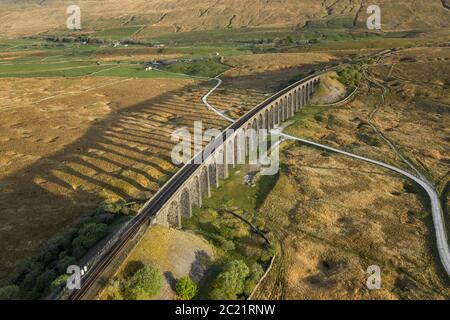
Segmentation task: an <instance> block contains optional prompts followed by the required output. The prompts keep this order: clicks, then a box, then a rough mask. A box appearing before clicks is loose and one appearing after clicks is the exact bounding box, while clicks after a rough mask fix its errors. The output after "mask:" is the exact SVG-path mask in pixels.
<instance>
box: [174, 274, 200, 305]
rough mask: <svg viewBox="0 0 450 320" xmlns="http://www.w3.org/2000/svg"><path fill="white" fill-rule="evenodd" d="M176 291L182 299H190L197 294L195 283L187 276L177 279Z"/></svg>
mask: <svg viewBox="0 0 450 320" xmlns="http://www.w3.org/2000/svg"><path fill="white" fill-rule="evenodd" d="M175 289H176V292H177V294H178V296H179V297H180V298H181V299H182V300H192V299H194V297H195V296H196V295H197V291H198V288H197V285H196V284H195V283H194V282H193V281H192V280H191V278H189V277H184V278H181V279H179V280H178V281H177V285H176V288H175Z"/></svg>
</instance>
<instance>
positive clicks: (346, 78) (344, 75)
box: [338, 64, 362, 91]
mask: <svg viewBox="0 0 450 320" xmlns="http://www.w3.org/2000/svg"><path fill="white" fill-rule="evenodd" d="M361 79H362V71H361V66H360V65H358V64H352V65H349V66H346V67H344V68H343V69H341V70H339V71H338V80H339V81H340V82H341V83H342V84H344V85H345V86H346V87H347V89H348V90H349V91H353V90H355V89H356V88H357V87H358V86H359V83H360V82H361Z"/></svg>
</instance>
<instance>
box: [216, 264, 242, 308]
mask: <svg viewBox="0 0 450 320" xmlns="http://www.w3.org/2000/svg"><path fill="white" fill-rule="evenodd" d="M249 272H250V270H249V269H248V267H247V265H246V264H245V263H244V262H243V261H241V260H234V261H230V262H228V263H227V264H226V265H225V267H224V270H223V271H222V272H221V273H220V274H219V275H218V276H217V278H216V279H215V280H214V282H213V284H212V290H211V293H210V298H211V299H213V300H236V299H237V298H238V296H239V295H241V294H242V293H243V291H244V281H245V279H246V278H247V277H248V275H249Z"/></svg>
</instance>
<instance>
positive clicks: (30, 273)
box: [0, 210, 120, 299]
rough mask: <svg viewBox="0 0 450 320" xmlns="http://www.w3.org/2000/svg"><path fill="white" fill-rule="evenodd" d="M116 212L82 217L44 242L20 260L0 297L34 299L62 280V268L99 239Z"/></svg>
mask: <svg viewBox="0 0 450 320" xmlns="http://www.w3.org/2000/svg"><path fill="white" fill-rule="evenodd" d="M119 216H120V215H117V214H113V213H110V212H107V211H104V210H97V212H96V213H94V214H93V215H91V216H90V217H89V218H86V219H85V220H84V221H83V222H81V223H80V224H79V225H78V226H77V227H72V228H69V229H68V230H66V232H64V233H62V234H60V235H57V236H55V237H54V238H52V239H50V240H49V241H47V242H46V243H45V245H44V246H43V247H42V249H41V251H40V253H39V254H38V255H37V256H35V257H33V258H30V259H27V260H24V261H21V262H20V263H19V264H18V266H17V267H16V270H15V272H14V276H13V281H12V283H11V284H10V285H7V286H5V287H3V288H0V298H1V299H18V298H23V299H38V298H41V297H42V296H44V295H45V294H48V293H49V292H50V290H52V289H56V288H59V287H62V286H64V285H65V283H66V279H67V275H66V270H67V267H68V266H69V265H73V264H76V263H77V261H79V259H81V258H82V257H83V256H84V255H85V254H86V253H87V251H88V250H89V249H90V248H92V247H93V246H95V245H96V244H97V243H98V242H99V241H100V240H102V239H103V238H104V237H105V236H106V235H107V234H108V233H109V229H110V226H111V225H112V224H113V223H115V222H116V221H117V219H118V218H119Z"/></svg>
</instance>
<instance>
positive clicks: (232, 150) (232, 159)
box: [225, 137, 236, 168]
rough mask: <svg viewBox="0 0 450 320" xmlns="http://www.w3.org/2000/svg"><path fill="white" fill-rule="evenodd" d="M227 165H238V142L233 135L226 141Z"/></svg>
mask: <svg viewBox="0 0 450 320" xmlns="http://www.w3.org/2000/svg"><path fill="white" fill-rule="evenodd" d="M225 165H227V166H231V167H232V168H234V167H236V143H235V138H233V137H231V138H230V139H229V140H228V141H227V142H226V148H225Z"/></svg>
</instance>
